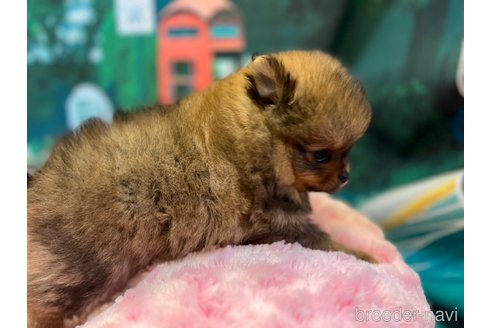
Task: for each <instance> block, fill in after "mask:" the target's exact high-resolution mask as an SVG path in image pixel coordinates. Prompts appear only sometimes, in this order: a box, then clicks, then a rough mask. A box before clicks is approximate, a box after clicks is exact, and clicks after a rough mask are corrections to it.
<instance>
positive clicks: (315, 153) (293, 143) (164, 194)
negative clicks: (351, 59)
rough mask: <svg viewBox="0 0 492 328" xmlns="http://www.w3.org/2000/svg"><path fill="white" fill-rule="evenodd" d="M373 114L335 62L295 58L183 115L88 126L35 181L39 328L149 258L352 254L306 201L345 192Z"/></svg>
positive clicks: (245, 77) (93, 300)
mask: <svg viewBox="0 0 492 328" xmlns="http://www.w3.org/2000/svg"><path fill="white" fill-rule="evenodd" d="M370 117H371V113H370V106H369V104H368V102H367V99H366V96H365V94H364V92H363V90H362V88H361V86H360V85H359V83H357V82H356V81H355V80H354V79H353V78H351V77H350V76H349V74H348V73H347V71H346V70H345V69H344V68H343V67H342V66H341V64H340V63H339V62H338V61H336V60H335V59H333V58H331V57H329V56H328V55H326V54H323V53H321V52H300V51H292V52H284V53H277V54H272V55H264V56H260V57H257V58H255V59H254V61H253V62H252V63H251V64H250V65H249V66H247V67H245V68H243V69H241V70H240V71H239V72H237V73H236V74H234V75H232V76H230V77H228V78H226V79H224V80H222V81H218V82H216V83H214V84H213V85H212V86H211V87H210V88H209V89H208V90H206V91H204V92H202V93H197V94H194V95H192V96H190V97H188V98H186V99H184V100H182V101H181V102H180V103H179V104H177V105H174V106H171V107H168V108H164V107H159V106H156V107H155V108H147V109H144V110H142V111H140V112H137V113H135V114H128V115H125V116H119V117H116V118H115V121H114V123H113V124H111V125H108V124H105V123H103V122H101V121H97V120H95V121H91V122H89V123H87V124H86V125H85V126H83V127H82V128H81V129H80V130H79V131H77V132H75V133H73V134H71V135H69V136H67V137H65V138H64V139H63V140H61V141H60V142H59V143H58V144H57V145H56V147H55V148H54V150H53V153H52V154H51V157H50V158H49V160H48V161H47V163H46V164H45V166H44V167H43V168H42V169H41V170H40V171H39V172H37V173H36V176H35V177H34V178H33V179H31V180H30V182H29V188H28V321H29V326H30V327H62V326H63V320H64V318H68V317H71V316H73V315H78V314H80V313H81V311H82V310H84V309H87V308H88V307H91V306H93V305H94V304H97V303H98V302H100V301H101V300H104V299H105V298H106V297H107V296H108V295H110V294H112V293H114V292H115V291H117V290H119V289H121V288H123V287H124V286H125V283H126V282H127V281H128V280H129V278H131V276H132V275H134V274H135V273H136V272H137V271H138V270H140V269H142V268H144V267H145V266H147V265H148V264H149V263H151V262H152V261H166V260H172V259H177V258H181V257H183V256H185V255H187V254H189V253H191V252H194V251H198V250H202V249H205V248H207V247H212V246H219V247H220V246H225V245H229V244H248V243H265V242H272V241H276V240H286V241H287V242H299V243H300V244H302V245H304V246H305V247H310V248H313V249H321V250H327V251H330V250H339V249H342V250H343V248H342V247H340V246H338V245H336V244H335V243H333V242H332V241H331V240H330V237H329V236H328V235H327V234H325V233H323V232H322V231H321V230H320V229H318V228H317V227H316V226H315V225H313V224H312V223H310V222H309V221H308V220H307V216H308V215H309V213H310V206H309V202H308V197H307V191H310V190H318V191H326V192H334V191H337V190H339V189H340V188H342V187H343V186H344V185H345V184H346V183H347V180H348V171H349V168H348V152H349V150H350V147H351V146H352V145H353V144H354V143H355V142H356V141H357V140H358V139H359V138H360V137H362V135H363V134H364V132H365V131H366V129H367V127H368V125H369V122H370ZM346 251H347V250H346ZM349 252H350V251H349ZM354 253H355V252H354ZM356 254H357V253H356ZM358 255H359V256H360V257H364V255H363V254H358Z"/></svg>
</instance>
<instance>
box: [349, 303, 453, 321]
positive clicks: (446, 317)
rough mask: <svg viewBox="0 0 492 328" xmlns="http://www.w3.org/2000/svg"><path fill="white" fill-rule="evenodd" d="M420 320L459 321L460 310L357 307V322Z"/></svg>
mask: <svg viewBox="0 0 492 328" xmlns="http://www.w3.org/2000/svg"><path fill="white" fill-rule="evenodd" d="M418 319H424V320H425V321H436V322H444V321H447V322H449V321H458V308H456V307H455V308H454V310H453V311H443V310H438V311H436V312H432V311H417V310H412V311H410V310H404V309H402V308H401V307H399V308H398V309H396V310H361V309H359V308H358V307H355V320H356V321H360V322H366V321H374V322H379V321H383V322H390V321H391V322H400V321H405V322H412V321H417V320H418Z"/></svg>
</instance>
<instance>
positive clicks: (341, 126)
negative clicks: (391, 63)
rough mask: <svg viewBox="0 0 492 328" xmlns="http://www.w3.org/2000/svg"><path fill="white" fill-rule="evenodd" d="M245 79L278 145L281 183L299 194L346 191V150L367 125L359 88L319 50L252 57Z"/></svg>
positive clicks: (367, 114) (365, 106)
mask: <svg viewBox="0 0 492 328" xmlns="http://www.w3.org/2000/svg"><path fill="white" fill-rule="evenodd" d="M245 76H246V79H247V94H248V96H249V98H250V99H251V100H252V102H253V103H254V104H255V106H256V107H258V110H259V111H261V112H262V113H263V114H264V115H265V117H266V122H267V125H268V127H269V129H270V131H271V132H272V134H273V136H274V138H275V141H276V143H277V145H278V146H277V149H276V155H275V161H276V166H277V167H276V170H277V178H278V179H280V182H281V183H282V184H284V185H291V186H294V187H295V188H296V189H297V190H299V191H301V192H304V191H326V192H335V191H338V190H340V189H341V188H342V187H343V186H345V185H346V184H347V182H348V179H349V171H350V167H349V163H348V155H349V152H350V149H351V147H352V145H353V144H354V143H355V142H356V141H357V140H358V139H360V138H361V137H362V136H363V134H364V133H365V131H366V130H367V128H368V126H369V123H370V120H371V108H370V105H369V102H368V101H367V97H366V95H365V92H364V90H363V88H362V86H361V85H360V83H359V82H358V81H357V80H355V79H353V78H352V77H351V76H350V75H349V74H348V72H347V70H346V69H345V68H344V67H343V66H342V65H341V64H340V62H338V61H337V60H335V59H334V58H332V57H330V56H328V55H326V54H324V53H322V52H319V51H312V52H304V51H290V52H282V53H277V54H272V55H264V56H259V57H256V58H255V59H254V60H253V62H252V63H251V64H250V65H249V66H248V67H247V68H246V71H245Z"/></svg>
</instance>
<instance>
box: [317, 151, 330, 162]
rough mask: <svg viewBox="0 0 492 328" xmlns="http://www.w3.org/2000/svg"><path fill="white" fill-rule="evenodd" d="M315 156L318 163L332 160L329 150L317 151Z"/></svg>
mask: <svg viewBox="0 0 492 328" xmlns="http://www.w3.org/2000/svg"><path fill="white" fill-rule="evenodd" d="M313 155H314V159H315V161H316V163H325V162H328V161H329V160H330V159H331V152H330V151H329V150H327V149H323V150H318V151H315V152H314V153H313Z"/></svg>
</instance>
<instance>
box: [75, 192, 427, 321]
mask: <svg viewBox="0 0 492 328" xmlns="http://www.w3.org/2000/svg"><path fill="white" fill-rule="evenodd" d="M310 200H311V204H312V207H313V215H312V219H313V220H315V221H316V222H317V223H318V224H319V225H320V226H321V227H322V228H323V229H324V230H326V231H327V232H329V233H330V234H331V236H332V237H333V239H335V240H336V241H338V242H340V243H342V244H345V245H347V246H350V247H351V248H353V249H357V250H362V251H365V252H367V253H369V254H372V255H373V257H374V258H375V259H377V260H378V261H379V262H380V263H379V264H369V263H367V262H364V261H361V260H358V259H356V258H355V257H353V256H350V255H347V254H345V253H340V252H331V253H327V252H322V251H316V250H310V249H306V248H303V247H301V246H300V245H298V244H284V243H283V242H278V243H275V244H271V245H257V246H236V247H226V248H223V249H217V250H213V251H209V252H205V253H197V254H191V255H189V256H188V257H187V258H185V259H183V260H180V261H175V262H169V263H164V264H159V265H157V266H155V267H154V268H153V269H152V270H151V271H150V272H148V273H146V275H145V276H144V277H143V278H142V279H141V280H140V281H139V282H138V284H137V285H136V286H135V287H134V288H130V289H128V290H127V291H126V292H125V293H124V294H122V295H120V296H119V297H118V298H116V300H115V301H114V302H112V303H111V304H107V307H106V308H105V309H104V310H102V311H99V313H98V314H94V315H92V316H91V317H90V318H89V320H88V321H87V322H86V324H85V325H84V326H83V327H85V328H95V327H105V328H110V327H434V321H433V319H432V316H430V315H429V314H431V312H430V309H429V305H428V303H427V301H426V299H425V296H424V293H423V291H422V287H421V284H420V279H419V277H418V275H417V274H416V273H415V272H414V271H413V270H412V269H410V268H409V267H408V266H407V265H406V264H405V263H404V262H403V260H402V257H401V256H400V254H399V253H398V252H397V250H396V249H395V247H394V246H393V245H392V244H390V243H389V242H387V241H386V240H385V239H384V236H383V233H382V232H381V230H380V229H379V228H378V227H377V226H376V225H374V224H373V223H371V222H370V221H369V220H368V219H367V218H365V217H364V216H362V215H361V214H360V213H358V212H357V211H355V210H353V209H352V208H350V207H348V206H347V205H345V204H344V203H342V202H340V201H336V200H334V199H332V198H330V197H329V196H327V195H325V194H320V193H313V194H311V195H310Z"/></svg>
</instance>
